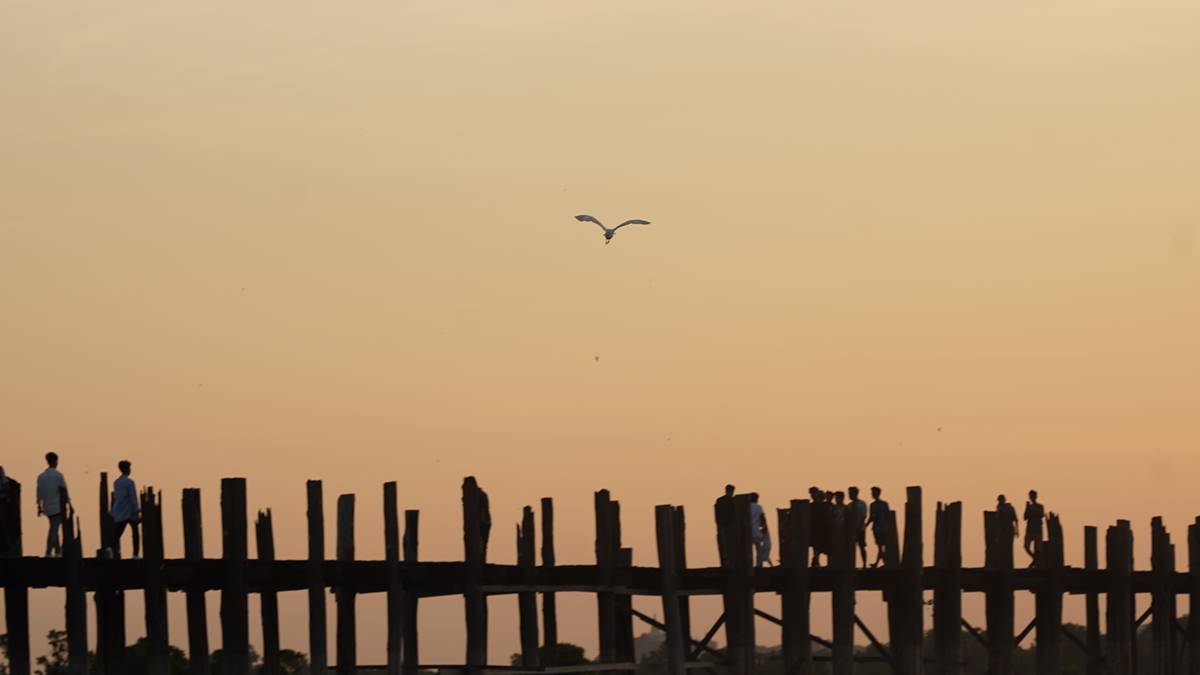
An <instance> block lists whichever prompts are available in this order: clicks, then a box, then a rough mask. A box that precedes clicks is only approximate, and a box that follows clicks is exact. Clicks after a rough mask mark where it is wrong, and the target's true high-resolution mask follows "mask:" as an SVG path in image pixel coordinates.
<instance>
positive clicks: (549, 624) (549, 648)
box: [542, 497, 558, 667]
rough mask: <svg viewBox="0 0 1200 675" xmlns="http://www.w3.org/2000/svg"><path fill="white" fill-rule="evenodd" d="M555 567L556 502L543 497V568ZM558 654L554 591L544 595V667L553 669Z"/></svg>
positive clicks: (556, 600) (556, 608)
mask: <svg viewBox="0 0 1200 675" xmlns="http://www.w3.org/2000/svg"><path fill="white" fill-rule="evenodd" d="M554 565H555V556H554V500H553V499H551V498H549V497H542V568H543V569H550V568H553V567H554ZM557 652H558V599H557V598H556V597H555V594H554V592H553V591H550V592H544V593H542V661H543V663H542V665H543V666H545V667H553V666H554V665H555V663H556V661H555V656H556V655H557Z"/></svg>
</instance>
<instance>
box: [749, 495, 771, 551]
mask: <svg viewBox="0 0 1200 675" xmlns="http://www.w3.org/2000/svg"><path fill="white" fill-rule="evenodd" d="M750 540H751V542H752V543H753V544H754V566H755V567H762V566H763V564H770V562H771V530H770V529H769V528H768V527H767V516H766V514H765V513H763V507H762V504H759V503H758V493H757V492H751V493H750Z"/></svg>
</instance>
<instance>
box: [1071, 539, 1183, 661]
mask: <svg viewBox="0 0 1200 675" xmlns="http://www.w3.org/2000/svg"><path fill="white" fill-rule="evenodd" d="M1083 565H1084V569H1086V570H1087V571H1088V572H1089V573H1090V574H1092V575H1095V574H1096V573H1097V571H1098V570H1099V569H1100V554H1099V550H1098V546H1097V530H1096V528H1095V526H1092V525H1088V526H1087V527H1085V528H1083ZM1085 614H1086V617H1085V619H1084V622H1085V623H1084V625H1085V627H1086V631H1087V675H1101V674H1102V672H1103V667H1104V661H1103V659H1102V658H1101V655H1100V649H1101V647H1100V594H1099V593H1098V592H1097V591H1095V590H1089V591H1088V592H1087V595H1086V598H1085ZM1197 675H1200V673H1198V674H1197Z"/></svg>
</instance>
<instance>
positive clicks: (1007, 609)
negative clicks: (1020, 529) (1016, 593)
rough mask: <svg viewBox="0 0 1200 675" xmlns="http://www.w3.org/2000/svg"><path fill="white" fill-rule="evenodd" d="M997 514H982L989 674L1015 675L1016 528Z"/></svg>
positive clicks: (993, 512)
mask: <svg viewBox="0 0 1200 675" xmlns="http://www.w3.org/2000/svg"><path fill="white" fill-rule="evenodd" d="M1001 515H1002V514H1001V513H1000V512H997V511H987V512H985V513H984V514H983V529H984V537H985V540H984V542H985V543H984V545H985V549H986V550H985V558H986V562H985V568H986V570H987V582H986V583H987V590H986V591H985V593H986V607H987V609H986V611H987V635H988V647H989V649H988V671H989V673H990V675H1013V651H1014V649H1015V647H1016V644H1015V642H1016V640H1015V639H1014V635H1013V591H1012V569H1013V537H1014V534H1015V533H1014V531H1013V524H1012V521H1011V520H1009V519H1008V518H1002V517H1001Z"/></svg>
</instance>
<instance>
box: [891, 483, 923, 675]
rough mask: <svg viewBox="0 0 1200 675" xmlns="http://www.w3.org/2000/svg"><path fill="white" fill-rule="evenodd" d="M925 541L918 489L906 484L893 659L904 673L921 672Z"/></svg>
mask: <svg viewBox="0 0 1200 675" xmlns="http://www.w3.org/2000/svg"><path fill="white" fill-rule="evenodd" d="M924 556H925V543H924V534H923V530H922V514H921V488H920V486H916V485H913V486H909V487H908V489H907V490H906V499H905V501H904V559H903V560H902V561H901V562H900V567H901V569H902V570H903V572H902V574H901V576H900V579H901V582H900V589H901V595H902V597H903V604H902V611H903V613H904V630H903V633H902V635H903V640H902V641H901V643H900V644H898V645H897V647H899V649H897V650H896V651H897V652H898V654H896V661H897V662H898V663H899V664H900V668H901V670H902V672H904V674H905V675H921V672H922V671H923V669H924V663H925V661H924V658H923V653H924V652H923V646H922V645H923V642H924V639H925V610H924V605H925V601H924V594H923V589H924V585H923V581H922V579H921V576H922V573H923V572H924V569H925V563H924Z"/></svg>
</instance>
